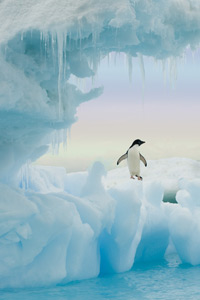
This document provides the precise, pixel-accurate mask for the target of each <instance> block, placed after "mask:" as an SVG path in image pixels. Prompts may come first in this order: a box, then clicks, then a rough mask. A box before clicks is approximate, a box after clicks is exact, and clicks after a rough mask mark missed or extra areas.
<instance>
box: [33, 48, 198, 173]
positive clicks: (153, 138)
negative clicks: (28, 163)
mask: <svg viewBox="0 0 200 300" xmlns="http://www.w3.org/2000/svg"><path fill="white" fill-rule="evenodd" d="M141 62H142V60H141V59H139V58H134V59H132V68H131V66H130V64H129V67H128V64H127V58H126V56H125V55H123V54H114V53H113V54H111V55H110V57H109V59H108V58H107V57H106V58H105V59H103V60H102V62H101V64H100V67H99V70H98V72H97V76H96V77H95V82H94V86H104V93H103V94H102V95H101V96H100V97H99V98H98V99H94V100H92V101H90V102H87V103H83V104H81V105H80V106H79V108H78V111H77V117H78V121H77V122H76V123H75V124H74V125H72V128H71V134H70V137H68V143H67V148H66V149H63V147H62V145H61V147H60V152H59V155H57V156H55V155H52V154H51V153H48V154H46V155H44V156H43V157H42V158H40V159H39V160H38V161H37V163H39V164H47V165H57V166H64V167H65V168H66V169H67V170H68V171H77V170H85V169H87V168H88V167H89V166H90V165H91V164H92V163H93V162H94V161H96V160H100V161H101V162H103V163H104V164H105V166H106V167H107V168H108V169H112V168H114V167H116V161H117V159H118V157H119V156H120V155H122V154H123V153H124V152H126V150H127V149H128V147H129V146H130V144H131V143H132V141H133V140H134V139H136V138H140V139H142V140H145V141H146V144H144V145H143V146H142V147H141V153H142V154H143V155H144V156H145V157H146V159H147V160H148V159H159V158H165V157H189V158H193V159H197V160H199V159H200V138H199V130H200V101H199V98H200V68H199V63H200V52H199V51H196V52H195V53H192V52H191V51H190V50H188V51H187V53H186V54H185V55H184V56H183V57H182V58H171V59H167V60H166V61H165V62H159V61H155V60H154V59H153V58H144V69H143V66H142V63H141ZM71 81H72V82H74V79H73V78H72V79H71ZM88 86H91V79H88V80H87V81H85V82H84V83H82V84H81V83H79V87H81V88H82V89H83V90H87V88H88Z"/></svg>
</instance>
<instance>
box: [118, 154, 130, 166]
mask: <svg viewBox="0 0 200 300" xmlns="http://www.w3.org/2000/svg"><path fill="white" fill-rule="evenodd" d="M127 157H128V151H127V152H126V153H125V154H123V155H122V156H120V158H119V159H118V161H117V165H119V163H120V162H121V161H122V160H124V159H126V158H127Z"/></svg>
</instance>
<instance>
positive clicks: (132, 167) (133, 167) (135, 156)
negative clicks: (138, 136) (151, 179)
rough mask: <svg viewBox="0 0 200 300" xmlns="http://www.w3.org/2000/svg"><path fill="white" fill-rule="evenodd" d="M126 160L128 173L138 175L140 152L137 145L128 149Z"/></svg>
mask: <svg viewBox="0 0 200 300" xmlns="http://www.w3.org/2000/svg"><path fill="white" fill-rule="evenodd" d="M127 161H128V168H129V172H130V174H131V175H132V176H135V175H137V176H140V153H139V151H138V147H137V146H136V147H132V148H130V149H129V151H128V158H127Z"/></svg>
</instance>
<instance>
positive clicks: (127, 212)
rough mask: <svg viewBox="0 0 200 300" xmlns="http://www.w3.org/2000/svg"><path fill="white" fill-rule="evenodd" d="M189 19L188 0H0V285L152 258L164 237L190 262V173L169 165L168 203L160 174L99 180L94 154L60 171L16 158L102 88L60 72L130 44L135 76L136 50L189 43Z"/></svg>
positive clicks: (38, 151) (47, 138)
mask: <svg viewBox="0 0 200 300" xmlns="http://www.w3.org/2000/svg"><path fill="white" fill-rule="evenodd" d="M199 20H200V3H199V2H198V1H196V0H168V1H164V0H161V1H157V0H130V1H128V0H115V1H114V0H102V1H96V0H91V1H88V0H79V1H77V0H68V1H67V0H65V1H64V0H60V1H55V0H54V1H53V0H43V1H39V0H34V1H33V0H27V1H23V0H16V1H12V0H2V1H0V64H1V69H0V191H1V196H0V197H1V200H0V223H1V226H0V287H1V288H3V287H24V286H39V285H40V286H44V285H50V284H56V283H65V282H68V281H71V280H78V279H84V278H90V277H94V276H98V275H99V274H100V273H101V274H104V273H107V272H122V271H126V270H129V269H130V268H131V267H132V266H133V264H134V262H141V261H147V260H154V259H162V258H163V257H164V255H165V253H166V249H167V247H168V245H169V241H170V243H173V245H174V248H175V250H176V251H177V253H178V255H179V257H180V259H181V260H182V262H187V263H191V264H193V265H196V264H199V263H200V259H199V254H198V253H199V247H200V242H199V204H198V198H199V193H200V183H199V181H198V180H193V181H191V180H190V178H189V179H187V178H185V179H182V180H181V181H180V182H179V183H178V181H177V180H176V179H177V178H178V177H179V175H178V176H177V173H175V175H174V177H175V180H174V181H173V182H169V181H168V182H167V185H168V189H167V191H170V192H171V191H172V192H174V191H177V189H180V190H179V191H178V193H177V197H176V200H177V202H178V203H177V204H168V203H163V202H162V199H163V192H164V190H163V187H162V184H161V183H160V182H157V181H156V180H152V178H150V179H148V180H147V181H146V183H144V184H143V183H139V182H133V181H130V180H128V181H127V180H126V179H124V178H122V179H119V178H120V176H121V175H120V174H121V172H122V173H123V172H124V171H123V170H119V171H116V170H114V171H112V172H111V173H110V174H108V179H107V181H105V180H104V181H102V176H104V175H105V170H104V167H103V166H102V165H101V164H100V163H95V164H94V166H93V167H92V169H91V170H90V172H89V174H87V173H77V174H70V175H66V173H65V170H64V169H57V168H52V167H49V168H44V167H28V165H27V164H26V163H31V162H32V161H34V160H36V159H37V158H38V157H40V156H41V155H42V154H43V153H45V152H46V151H47V149H48V145H49V144H50V143H52V144H53V147H54V149H55V150H56V148H57V146H58V144H59V143H60V142H61V141H62V142H64V141H65V139H66V129H67V128H69V127H70V126H71V124H72V123H73V122H74V121H75V120H76V116H75V115H76V108H77V106H78V105H79V104H80V103H82V102H84V101H89V100H91V99H93V98H95V97H98V96H99V95H100V94H101V93H102V91H103V87H95V86H92V85H91V87H90V88H89V89H88V90H87V91H86V92H83V91H81V89H79V88H78V86H76V85H75V84H72V82H71V81H70V78H71V76H72V75H73V76H74V77H76V78H77V79H78V80H80V79H81V80H83V79H84V78H88V77H91V78H93V77H94V76H95V74H96V72H97V69H98V65H99V63H100V61H101V59H102V58H104V57H105V56H106V55H109V54H110V53H112V52H122V53H124V54H125V55H127V56H128V61H129V69H130V70H131V66H132V57H133V56H138V59H139V60H140V65H141V72H142V75H143V77H144V76H145V66H144V62H143V55H147V56H151V57H154V58H155V59H166V58H170V57H177V56H178V55H181V54H182V53H183V52H184V51H185V49H186V48H187V47H188V46H189V47H190V48H191V49H194V48H195V47H196V46H198V44H199V38H200V21H199ZM184 163H188V164H190V162H186V161H184ZM160 164H162V163H161V162H160ZM191 165H192V166H193V165H195V162H191ZM197 165H198V163H197V162H196V165H195V166H196V167H195V168H197V169H198V167H199V166H197ZM157 172H158V171H157ZM159 172H160V170H159ZM180 173H182V172H180ZM197 173H198V172H197ZM157 174H158V173H157ZM161 174H162V172H161ZM187 174H188V173H187ZM189 174H190V173H189ZM122 177H123V176H122ZM159 177H160V176H159ZM193 177H196V176H193ZM116 178H117V180H116ZM163 181H164V180H163ZM164 182H165V181H164ZM178 184H179V185H180V186H179V188H178ZM164 185H165V183H164ZM169 187H170V188H169ZM165 188H166V186H165Z"/></svg>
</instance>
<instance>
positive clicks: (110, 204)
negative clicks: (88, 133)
mask: <svg viewBox="0 0 200 300" xmlns="http://www.w3.org/2000/svg"><path fill="white" fill-rule="evenodd" d="M148 165H149V166H148V169H147V172H146V174H145V173H144V174H143V176H144V180H143V182H140V181H138V180H135V181H134V180H131V179H130V178H129V174H128V172H127V170H126V169H125V168H117V169H115V170H112V171H109V172H108V174H107V176H106V172H105V169H104V166H103V165H102V164H101V163H100V162H96V163H94V165H93V166H92V167H91V169H90V170H89V171H88V172H80V173H71V174H66V172H65V169H64V168H56V167H43V166H31V165H30V166H27V167H26V168H25V167H24V168H23V169H22V170H21V171H20V172H19V174H18V186H19V187H18V188H16V187H15V188H14V187H11V186H8V185H6V184H3V183H1V186H0V188H1V201H0V213H1V218H0V222H1V226H0V245H1V247H0V287H1V288H5V287H30V286H34V287H35V286H48V285H52V284H57V283H65V282H69V281H72V280H80V279H85V278H91V277H95V276H98V275H99V274H105V273H110V272H123V271H127V270H130V269H131V268H132V267H134V262H145V261H152V260H159V259H165V257H166V253H169V250H168V251H167V249H169V245H171V244H173V245H174V249H175V250H174V251H175V252H177V254H178V255H179V257H180V260H181V261H182V262H183V263H190V264H191V265H197V264H200V255H199V250H200V238H199V237H200V234H199V228H200V223H199V214H200V204H199V197H200V179H198V177H199V172H200V163H199V162H196V161H193V160H189V159H178V158H174V159H166V160H158V161H150V162H148ZM170 167H171V168H170ZM167 168H168V170H167ZM165 171H166V173H164V172H165ZM161 174H162V175H161ZM197 176H198V177H197ZM168 178H169V179H170V181H169V182H167V185H165V183H166V181H167V179H168ZM199 178H200V177H199ZM175 187H177V189H178V192H177V195H176V200H177V202H178V203H177V204H172V203H164V202H163V201H162V200H163V195H164V192H165V191H166V190H167V191H169V190H170V189H172V190H173V191H174V188H175ZM166 251H167V252H166Z"/></svg>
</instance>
